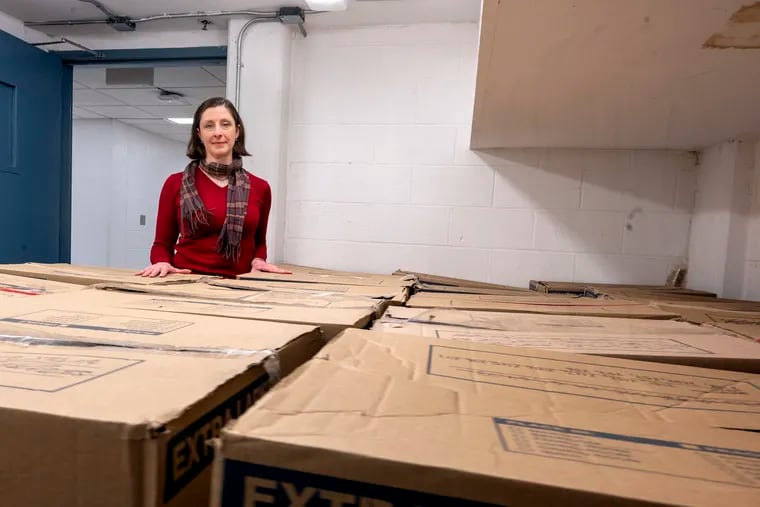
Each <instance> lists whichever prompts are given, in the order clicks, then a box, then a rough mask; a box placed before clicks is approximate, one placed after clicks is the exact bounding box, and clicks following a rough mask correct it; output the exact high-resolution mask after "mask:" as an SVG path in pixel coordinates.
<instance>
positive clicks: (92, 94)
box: [74, 89, 124, 106]
mask: <svg viewBox="0 0 760 507" xmlns="http://www.w3.org/2000/svg"><path fill="white" fill-rule="evenodd" d="M122 105H124V103H123V102H121V101H120V100H117V99H115V98H113V97H109V96H108V95H105V94H103V93H100V92H97V91H95V90H84V89H83V90H74V106H122Z"/></svg>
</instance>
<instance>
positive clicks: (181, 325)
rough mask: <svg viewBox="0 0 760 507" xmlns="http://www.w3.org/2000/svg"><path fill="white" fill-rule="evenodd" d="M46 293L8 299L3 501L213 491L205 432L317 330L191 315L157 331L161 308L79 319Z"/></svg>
mask: <svg viewBox="0 0 760 507" xmlns="http://www.w3.org/2000/svg"><path fill="white" fill-rule="evenodd" d="M72 294H78V293H72ZM49 298H50V300H53V299H60V297H59V295H51V296H49ZM47 299H48V297H45V298H30V299H24V300H11V301H10V303H11V306H13V307H17V308H15V309H13V308H11V309H10V310H9V309H8V308H7V305H3V307H2V312H3V315H4V317H6V318H2V319H0V421H1V422H0V427H1V428H2V430H3V431H0V448H2V449H3V452H2V453H0V491H2V501H1V502H0V503H2V505H3V506H4V507H6V506H7V507H20V506H30V505H46V506H60V507H65V506H73V505H76V506H82V507H97V506H106V505H107V506H109V507H111V506H115V507H116V506H123V507H135V506H164V505H165V506H171V507H175V506H176V507H179V506H183V507H185V506H187V507H195V506H199V505H207V504H208V498H209V485H210V470H209V466H208V465H209V464H210V463H211V461H212V457H213V454H212V452H211V450H210V448H209V447H208V443H209V441H210V439H212V438H215V437H216V436H218V435H219V432H220V430H221V427H222V426H223V425H224V424H225V423H227V422H229V421H230V420H232V419H234V418H236V417H238V416H239V415H241V414H242V413H243V412H244V410H245V409H246V408H248V407H250V406H251V405H252V404H253V402H254V401H255V400H256V399H258V397H259V396H260V395H261V394H262V393H263V392H265V391H266V390H267V389H268V388H269V386H270V385H271V384H272V383H274V382H276V381H277V379H278V378H279V377H280V376H283V375H287V374H288V373H290V372H291V371H293V369H295V368H296V367H297V366H298V365H300V364H302V363H303V362H304V361H306V360H307V359H308V358H309V357H310V356H312V355H313V354H314V353H315V352H316V351H317V350H318V349H319V347H320V346H321V344H322V339H321V337H320V336H319V334H318V333H317V331H316V329H315V328H311V327H307V326H291V325H286V324H274V323H267V322H256V323H253V322H245V321H238V320H236V319H221V318H211V317H197V316H188V315H185V316H182V317H181V320H179V319H177V320H174V321H172V322H173V323H174V324H175V325H176V326H175V328H174V329H171V330H168V329H165V330H164V331H165V332H164V334H163V335H161V336H157V335H154V334H150V332H148V329H152V330H153V331H157V330H158V329H159V328H160V326H158V325H156V324H157V323H158V322H159V321H158V319H156V318H155V316H156V314H155V313H154V312H137V311H134V310H133V311H128V312H126V311H125V312H124V313H121V314H119V315H114V313H113V309H111V308H108V309H106V310H102V311H99V310H98V309H97V308H87V310H86V312H87V313H88V315H87V316H86V317H88V318H89V320H86V319H85V318H84V317H85V315H84V314H85V310H80V311H79V313H78V316H79V317H80V318H79V319H75V318H73V317H74V316H75V315H76V311H75V310H73V309H72V310H69V311H66V310H65V309H61V308H62V307H61V306H59V305H56V306H55V307H54V308H55V309H52V308H51V309H47V310H44V309H43V310H39V308H40V306H37V307H35V306H34V305H41V304H42V303H43V301H45V300H47ZM32 303H34V305H33V304H32ZM34 308H37V309H38V310H37V311H36V312H35V311H31V312H29V311H28V310H30V309H34ZM42 308H44V307H42ZM14 311H23V312H25V313H23V314H22V315H18V314H14V313H13V312H14ZM56 312H57V315H54V314H55V313H56ZM96 313H97V314H99V317H100V318H99V319H96V318H95V314H96ZM146 314H150V315H146ZM8 315H17V318H15V319H14V318H8V317H7V316H8ZM45 316H47V318H45ZM66 316H68V317H69V319H68V320H66ZM119 319H120V320H119ZM149 322H150V323H153V326H152V328H148V327H147V326H146V325H145V324H146V323H149ZM161 322H163V324H164V325H165V326H167V327H168V324H169V321H168V320H163V321H161ZM117 323H120V324H121V328H122V332H118V331H116V324H117ZM88 324H109V325H110V328H106V329H104V328H105V326H88ZM241 324H245V326H247V328H248V333H247V335H244V334H243V333H242V332H241V331H243V329H242V325H241ZM61 326H65V327H61ZM95 327H99V328H100V329H95ZM46 337H47V339H46Z"/></svg>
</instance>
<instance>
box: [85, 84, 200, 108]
mask: <svg viewBox="0 0 760 507" xmlns="http://www.w3.org/2000/svg"><path fill="white" fill-rule="evenodd" d="M98 91H99V92H101V93H103V94H106V95H109V96H110V97H114V98H116V99H118V100H120V101H121V102H123V103H125V104H129V105H130V106H164V105H169V104H172V105H187V104H189V103H190V102H189V101H188V100H185V99H184V98H182V97H179V98H177V99H173V101H172V102H169V101H166V100H161V99H160V98H159V93H160V92H159V90H157V89H155V88H119V89H114V88H101V89H99V90H98ZM172 91H175V90H172ZM176 91H178V92H180V93H185V92H183V91H180V90H176Z"/></svg>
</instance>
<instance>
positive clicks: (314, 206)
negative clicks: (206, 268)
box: [284, 24, 696, 286]
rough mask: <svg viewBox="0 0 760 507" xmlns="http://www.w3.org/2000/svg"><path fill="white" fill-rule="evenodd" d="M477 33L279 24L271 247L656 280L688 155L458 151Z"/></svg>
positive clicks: (415, 265) (505, 274)
mask: <svg viewBox="0 0 760 507" xmlns="http://www.w3.org/2000/svg"><path fill="white" fill-rule="evenodd" d="M477 38H478V31H477V26H476V25H475V24H429V25H413V26H392V27H391V26H385V27H372V28H361V29H335V30H318V29H314V30H312V31H310V33H309V37H308V38H306V39H302V38H297V39H296V40H294V43H293V44H294V47H293V55H292V62H293V63H292V84H291V103H290V120H289V121H290V128H289V132H288V136H289V148H288V173H287V213H286V233H285V254H284V257H285V260H286V261H288V262H293V263H299V264H305V265H317V266H323V267H329V268H335V269H349V270H361V271H369V272H381V273H382V272H385V273H387V272H390V271H393V270H394V269H396V268H404V269H412V270H419V271H425V272H432V273H439V274H445V275H451V276H459V277H467V278H472V279H477V280H483V281H490V282H496V283H506V284H511V285H517V286H526V285H527V283H528V280H529V279H531V278H544V279H557V280H582V281H597V282H627V283H662V282H664V280H665V277H666V275H667V273H668V272H669V270H670V269H671V268H672V267H673V266H675V265H676V264H678V263H680V262H682V261H683V259H684V257H685V256H686V254H687V250H688V243H689V227H690V220H691V210H692V208H693V205H694V192H695V184H696V183H695V182H696V168H695V160H694V157H693V156H692V155H691V154H689V153H686V152H670V151H639V150H636V151H631V150H620V151H591V150H584V151H581V150H563V149H548V150H499V151H496V152H489V153H481V152H473V151H470V150H469V149H468V143H469V134H470V124H471V115H472V103H473V95H474V88H475V69H476V58H477ZM516 78H519V77H516Z"/></svg>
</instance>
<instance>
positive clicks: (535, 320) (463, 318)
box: [382, 308, 715, 335]
mask: <svg viewBox="0 0 760 507" xmlns="http://www.w3.org/2000/svg"><path fill="white" fill-rule="evenodd" d="M382 318H383V319H386V318H389V319H392V320H398V319H404V320H408V321H410V322H419V323H430V324H441V325H449V326H462V327H471V328H480V329H495V330H501V331H519V332H530V333H553V332H563V333H568V332H571V333H587V334H594V333H616V334H626V335H628V334H653V333H659V334H715V330H713V329H708V328H704V327H700V326H698V325H694V324H690V323H687V322H680V321H676V320H658V319H623V318H615V317H586V316H577V315H547V314H539V313H535V314H530V313H528V314H525V313H515V312H488V311H468V310H456V309H449V308H435V309H426V308H408V309H407V311H405V312H401V311H400V310H398V309H393V313H391V309H390V308H389V309H388V310H386V312H385V313H384V314H383V316H382Z"/></svg>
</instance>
